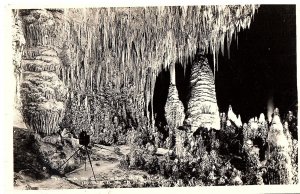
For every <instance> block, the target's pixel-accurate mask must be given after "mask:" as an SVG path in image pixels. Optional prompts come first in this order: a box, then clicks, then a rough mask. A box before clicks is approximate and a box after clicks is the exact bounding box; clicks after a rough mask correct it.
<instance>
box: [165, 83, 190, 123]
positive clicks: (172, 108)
mask: <svg viewBox="0 0 300 194" xmlns="http://www.w3.org/2000/svg"><path fill="white" fill-rule="evenodd" d="M165 117H166V120H167V123H168V125H169V126H170V127H172V128H176V127H178V126H181V125H182V123H183V121H184V117H185V114H184V107H183V104H182V102H181V101H180V100H179V96H178V91H177V88H176V86H175V85H172V84H170V86H169V93H168V98H167V102H166V105H165Z"/></svg>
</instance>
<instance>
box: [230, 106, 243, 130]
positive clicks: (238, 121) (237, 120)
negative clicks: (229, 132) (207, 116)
mask: <svg viewBox="0 0 300 194" xmlns="http://www.w3.org/2000/svg"><path fill="white" fill-rule="evenodd" d="M227 117H228V119H229V120H230V121H231V122H233V123H234V124H235V125H236V126H237V127H242V120H241V116H240V115H239V116H238V117H237V116H236V114H234V112H233V110H232V106H231V105H229V108H228V113H227Z"/></svg>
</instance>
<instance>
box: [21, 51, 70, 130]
mask: <svg viewBox="0 0 300 194" xmlns="http://www.w3.org/2000/svg"><path fill="white" fill-rule="evenodd" d="M24 58H25V59H23V60H22V62H21V67H22V77H23V79H22V81H21V89H20V93H21V100H22V104H23V106H22V115H23V117H24V122H25V124H26V125H27V127H28V128H29V129H31V130H33V131H37V132H39V133H42V134H46V135H50V134H52V133H55V132H57V131H58V124H59V123H60V121H61V120H62V118H63V115H64V109H65V100H66V93H67V89H66V87H65V85H64V83H63V82H62V81H61V80H60V79H59V76H58V74H59V72H60V68H61V66H62V64H61V60H60V58H59V57H58V56H57V53H56V51H55V50H53V49H51V48H47V47H36V48H31V49H27V50H25V54H24Z"/></svg>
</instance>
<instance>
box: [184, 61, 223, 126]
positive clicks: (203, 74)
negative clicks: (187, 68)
mask: <svg viewBox="0 0 300 194" xmlns="http://www.w3.org/2000/svg"><path fill="white" fill-rule="evenodd" d="M190 84H191V85H190V89H191V91H190V99H189V102H188V107H187V118H188V119H190V120H191V130H192V131H193V132H194V131H196V130H197V129H198V127H205V128H208V129H210V128H214V129H217V130H219V129H220V116H219V108H218V105H217V99H216V91H215V81H214V75H213V72H212V70H211V68H210V67H209V64H208V60H207V58H206V57H205V56H204V55H200V56H199V59H198V60H197V61H195V62H194V63H193V65H192V70H191V78H190Z"/></svg>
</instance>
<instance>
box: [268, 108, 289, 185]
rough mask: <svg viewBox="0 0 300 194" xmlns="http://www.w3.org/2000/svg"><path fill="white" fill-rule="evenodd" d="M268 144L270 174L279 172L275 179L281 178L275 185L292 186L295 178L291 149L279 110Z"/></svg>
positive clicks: (276, 113) (276, 110) (269, 134)
mask: <svg viewBox="0 0 300 194" xmlns="http://www.w3.org/2000/svg"><path fill="white" fill-rule="evenodd" d="M267 142H268V144H269V148H268V152H269V154H268V155H269V160H270V163H269V172H274V171H275V172H277V173H276V175H275V178H276V177H278V178H279V180H277V181H275V182H273V183H275V184H291V183H292V178H293V174H292V164H291V157H290V152H291V150H290V148H289V141H288V138H287V137H286V135H285V134H284V129H283V125H282V123H281V121H280V117H279V110H278V109H277V108H276V109H275V110H274V116H273V119H272V123H271V127H270V130H269V132H268V138H267ZM273 176H274V175H273ZM272 181H273V180H271V182H272Z"/></svg>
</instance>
